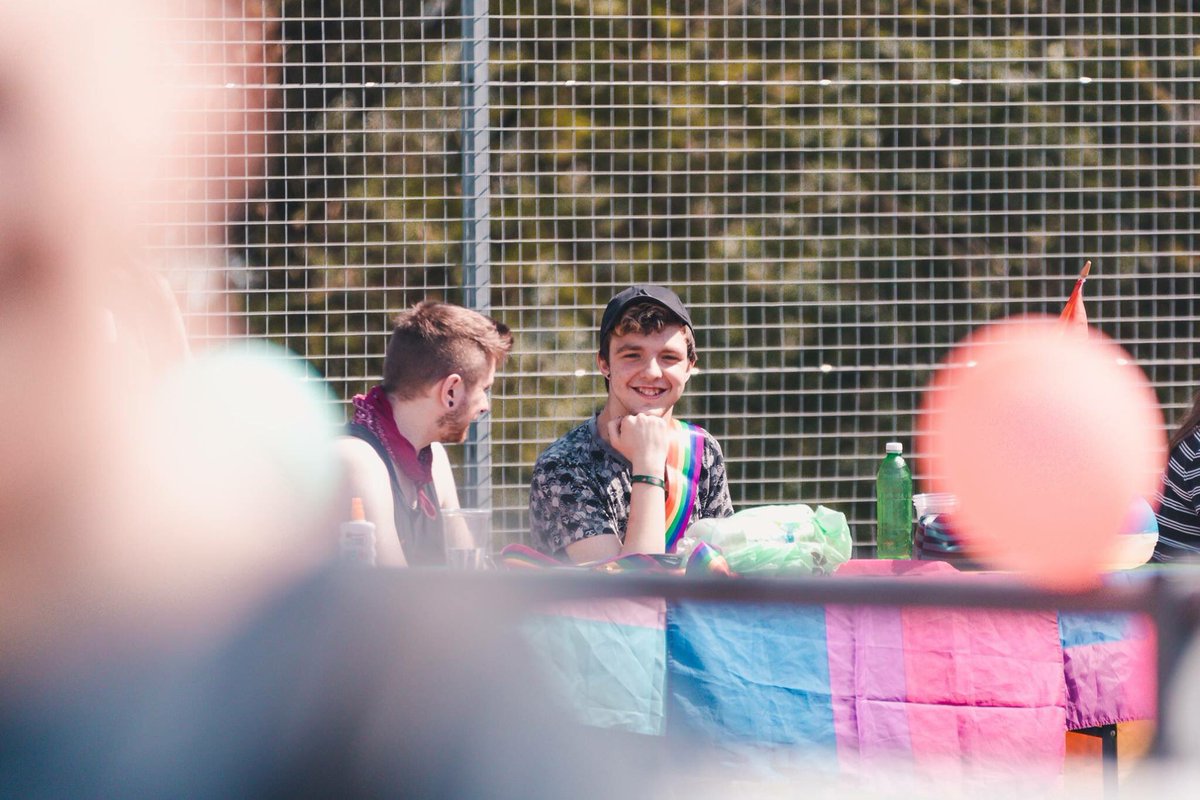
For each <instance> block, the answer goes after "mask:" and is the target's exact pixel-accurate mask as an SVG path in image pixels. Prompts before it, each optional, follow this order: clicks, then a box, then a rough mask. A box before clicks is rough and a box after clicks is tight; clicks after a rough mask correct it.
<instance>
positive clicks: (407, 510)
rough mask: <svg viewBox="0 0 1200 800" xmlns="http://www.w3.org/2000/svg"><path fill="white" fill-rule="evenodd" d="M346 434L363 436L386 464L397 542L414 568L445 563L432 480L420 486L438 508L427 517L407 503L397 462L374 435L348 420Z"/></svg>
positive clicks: (434, 488)
mask: <svg viewBox="0 0 1200 800" xmlns="http://www.w3.org/2000/svg"><path fill="white" fill-rule="evenodd" d="M346 435H347V436H353V437H354V438H356V439H362V440H363V441H364V442H366V443H367V444H369V445H371V447H372V448H374V450H375V452H376V454H377V455H378V456H379V457H380V458H381V459H382V460H383V464H384V466H385V467H387V471H388V478H389V479H390V480H391V484H392V507H393V508H394V509H395V520H396V533H398V534H399V535H400V544H401V546H402V547H403V548H404V557H405V559H407V560H408V563H409V564H410V565H411V566H414V567H427V566H440V565H443V564H445V563H446V547H445V534H444V533H443V531H442V515H441V504H440V503H439V502H438V494H437V487H435V486H434V485H433V483H432V482H430V483H427V484H425V485H424V486H422V487H420V488H422V489H424V490H425V495H426V496H427V497H428V498H429V499H430V501H431V502H432V503H433V505H434V507H435V508H437V509H438V515H437V516H436V517H434V518H433V519H430V518H429V517H428V516H426V515H425V512H424V511H422V510H421V506H420V503H418V504H417V506H416V508H414V507H412V506H410V505H409V504H408V501H407V500H406V499H405V498H404V491H403V490H402V489H401V488H400V479H399V476H398V474H397V472H396V465H395V464H393V463H392V459H391V456H389V455H388V452H387V448H386V447H384V446H383V442H381V441H379V438H378V437H377V436H375V434H373V433H371V431H370V430H369V429H368V428H366V427H365V426H363V425H356V424H355V423H353V422H351V423H349V424H347V425H346Z"/></svg>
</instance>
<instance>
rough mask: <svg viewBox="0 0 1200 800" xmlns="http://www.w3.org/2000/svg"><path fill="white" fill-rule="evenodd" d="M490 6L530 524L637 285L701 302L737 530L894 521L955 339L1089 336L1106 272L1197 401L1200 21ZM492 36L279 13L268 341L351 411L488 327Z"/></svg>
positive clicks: (1144, 346)
mask: <svg viewBox="0 0 1200 800" xmlns="http://www.w3.org/2000/svg"><path fill="white" fill-rule="evenodd" d="M489 10H490V14H491V19H490V29H489V34H490V46H489V52H490V60H491V63H490V65H489V77H490V101H491V111H490V121H491V125H490V147H491V154H490V158H491V162H490V163H491V172H490V187H491V195H492V201H491V220H490V231H491V237H492V245H491V249H490V253H491V262H492V263H491V285H492V289H491V301H492V307H493V308H494V310H495V313H496V314H497V315H498V316H501V317H503V318H505V319H506V321H508V322H509V323H510V324H512V325H513V326H514V327H515V328H516V329H517V331H518V348H517V353H516V354H515V357H514V359H513V361H512V363H511V364H510V367H509V369H508V371H507V373H506V376H505V377H502V378H501V380H500V382H499V384H498V391H497V403H496V409H495V422H494V423H493V437H494V439H495V443H496V444H495V450H494V463H495V481H496V484H497V486H498V487H499V493H498V495H497V498H496V499H497V505H498V506H499V507H501V508H505V509H509V510H510V511H511V514H510V517H509V518H508V522H507V525H508V527H509V528H510V529H511V530H520V529H521V528H522V527H523V524H524V523H523V517H522V516H521V512H520V509H522V508H523V507H524V505H525V493H524V492H525V486H526V485H527V480H528V469H529V466H530V464H531V463H532V460H533V459H534V458H535V457H536V454H537V453H538V452H539V451H540V449H541V448H542V447H544V446H545V444H546V443H548V442H549V441H550V440H551V439H553V438H554V437H555V436H557V435H560V434H561V433H563V432H564V431H565V430H566V429H567V428H568V427H569V426H570V425H571V424H573V423H574V422H575V421H577V420H579V419H581V418H582V417H584V416H585V415H587V414H589V413H591V412H592V410H594V408H595V407H596V405H597V403H598V401H599V397H600V395H601V393H602V391H603V387H602V385H601V384H600V383H599V382H598V379H597V378H596V376H595V375H594V372H592V371H590V370H591V367H592V364H591V358H592V356H591V352H592V350H593V349H594V346H595V343H594V326H595V324H596V317H597V309H598V308H599V307H601V306H602V305H603V303H604V302H605V301H606V300H607V298H608V297H609V296H610V295H611V293H612V292H613V290H614V289H615V288H618V287H619V286H621V285H624V284H627V283H629V282H632V281H641V280H654V281H657V282H663V283H669V284H671V285H672V286H674V287H676V288H677V289H678V290H680V293H681V294H682V295H683V296H684V298H685V300H686V301H687V302H688V303H689V305H690V306H691V307H692V308H693V317H694V319H695V320H696V323H697V327H698V333H699V344H700V349H701V353H702V364H701V366H702V372H701V373H700V374H699V375H698V376H697V377H696V378H695V379H694V381H693V384H692V387H691V390H690V396H689V398H688V399H687V400H686V401H685V405H686V408H685V409H684V411H685V416H687V417H688V418H691V419H695V420H697V421H699V422H701V423H702V424H704V425H705V426H706V427H708V428H709V429H710V430H712V431H713V432H714V433H715V434H716V435H717V437H718V438H719V439H720V440H721V441H722V443H723V444H724V446H725V449H726V454H727V456H728V458H729V459H730V462H731V472H732V476H733V478H734V479H735V484H734V494H735V497H734V500H735V504H737V505H745V504H752V503H763V502H795V501H802V502H809V503H814V504H815V503H818V502H823V503H826V504H830V505H833V506H835V507H838V508H840V509H842V510H844V511H846V512H847V513H848V514H849V515H850V516H851V518H852V520H854V521H855V522H865V521H867V520H870V519H872V516H873V512H872V511H871V506H870V502H871V498H872V491H873V489H872V485H871V482H870V476H871V474H872V473H873V469H874V465H875V463H876V462H877V460H878V459H879V458H880V457H881V454H882V451H883V442H884V441H886V440H888V439H891V438H895V437H899V438H901V439H902V440H904V441H909V437H910V435H911V432H912V430H913V427H914V413H915V409H916V408H917V407H918V405H919V399H920V392H921V390H922V388H923V387H924V386H925V384H926V383H927V381H928V379H929V376H930V373H931V370H932V369H933V368H934V367H935V365H936V364H937V363H938V361H939V359H940V358H941V357H942V356H943V355H944V353H945V351H946V348H947V347H948V345H949V344H951V343H952V342H954V341H956V340H957V339H959V338H961V336H962V335H963V334H965V333H966V332H967V331H968V330H970V329H971V328H973V327H975V326H977V325H978V324H980V323H982V322H984V321H986V320H988V319H991V318H995V317H998V316H1001V315H1006V314H1012V313H1019V312H1027V311H1033V312H1050V313H1055V312H1057V310H1058V309H1059V308H1061V305H1062V303H1063V301H1064V300H1065V298H1066V295H1067V293H1068V292H1069V290H1070V288H1071V285H1072V282H1073V279H1074V276H1075V275H1076V274H1077V273H1078V271H1079V269H1080V267H1081V266H1082V263H1083V261H1084V260H1086V259H1090V260H1092V261H1093V263H1094V265H1095V266H1094V276H1095V277H1094V279H1093V280H1092V281H1091V282H1090V283H1089V286H1088V295H1087V307H1088V310H1089V313H1090V315H1091V317H1092V318H1093V320H1095V321H1096V324H1097V326H1098V327H1099V328H1100V329H1102V330H1104V331H1105V332H1106V333H1109V334H1110V335H1112V336H1114V337H1116V338H1117V339H1118V340H1119V341H1122V342H1123V343H1125V344H1126V345H1127V347H1129V349H1130V350H1131V351H1132V352H1133V354H1134V356H1135V357H1136V358H1137V359H1138V361H1139V362H1140V363H1141V364H1142V365H1143V366H1144V367H1145V368H1146V369H1147V371H1148V373H1149V374H1150V376H1151V378H1152V380H1153V381H1154V382H1155V383H1156V385H1157V386H1158V387H1159V390H1160V395H1161V398H1162V400H1163V401H1164V403H1165V404H1166V405H1167V406H1168V407H1170V408H1175V407H1178V406H1181V405H1183V404H1185V403H1187V402H1189V398H1190V395H1191V392H1192V391H1193V387H1194V385H1195V384H1196V383H1197V380H1198V377H1200V376H1197V374H1196V365H1197V361H1198V354H1197V353H1196V352H1195V347H1196V345H1195V342H1194V339H1195V335H1194V325H1195V322H1194V313H1193V309H1192V298H1193V297H1194V296H1195V295H1196V290H1197V286H1196V277H1197V274H1198V273H1197V255H1196V254H1197V242H1196V231H1197V230H1198V229H1200V218H1198V213H1200V203H1198V199H1200V198H1198V197H1197V190H1196V185H1195V184H1196V166H1197V163H1198V159H1197V141H1196V139H1197V135H1198V134H1197V130H1198V128H1197V122H1196V111H1195V109H1196V102H1197V99H1198V98H1197V92H1196V83H1197V70H1200V67H1198V66H1197V65H1198V64H1200V59H1197V55H1198V53H1197V48H1200V44H1197V43H1198V42H1200V39H1198V38H1197V37H1196V33H1197V30H1196V28H1197V23H1196V22H1195V21H1194V20H1193V16H1192V11H1191V8H1190V4H1189V3H1188V2H1183V1H1182V0H1181V1H1180V2H1147V1H1146V0H1120V1H1119V2H1105V3H1101V2H1099V0H1082V1H1081V2H1067V0H1041V1H1039V2H1036V3H1035V2H1027V3H1026V2H1021V1H1020V0H1005V2H999V0H991V1H990V2H989V0H938V2H932V3H931V2H920V3H918V2H907V1H906V0H880V2H877V3H863V2H861V0H853V1H851V0H823V1H816V0H790V1H789V0H690V1H689V0H638V2H632V1H631V0H494V1H493V2H492V3H491V4H490V9H489ZM461 14H462V10H461V7H460V5H459V4H458V3H457V2H452V1H451V0H420V1H418V0H404V1H401V0H374V1H373V2H372V1H371V0H341V1H335V0H324V2H318V1H317V0H284V2H283V17H284V21H283V25H282V37H283V45H284V46H283V54H284V55H283V69H282V76H283V91H282V95H281V96H282V105H283V113H282V116H281V120H282V123H281V131H280V137H281V144H280V146H279V148H278V152H279V155H278V156H277V157H276V158H275V159H274V160H273V162H272V166H271V172H270V177H269V180H268V182H267V183H266V184H265V188H264V191H263V193H262V196H261V198H259V200H258V201H257V202H255V203H253V204H252V205H251V206H250V210H249V213H248V216H247V218H246V219H245V221H244V222H243V223H242V224H240V225H239V226H238V227H237V229H236V231H235V239H236V241H237V243H238V245H239V249H240V252H241V255H242V257H243V258H244V261H245V269H244V270H243V273H244V280H243V282H242V284H241V285H242V286H244V287H245V288H246V289H247V291H246V294H245V297H246V303H247V308H246V311H247V313H248V314H249V315H250V317H249V318H250V319H251V320H252V324H253V325H254V326H255V328H256V330H257V331H258V332H260V333H264V334H267V335H270V336H275V337H278V338H280V339H281V340H283V341H285V343H287V344H288V345H290V346H292V347H293V348H294V349H297V350H299V351H300V352H301V353H302V354H303V355H305V356H307V357H309V358H310V359H312V360H313V361H314V363H316V364H317V365H318V366H319V367H320V368H321V369H322V370H323V371H324V373H325V374H326V376H327V377H328V378H330V379H331V380H332V381H334V382H335V385H336V386H338V387H340V388H341V390H342V391H343V392H344V393H346V394H349V393H353V392H354V391H361V389H362V388H363V387H365V386H366V385H367V384H368V383H369V382H370V381H371V380H372V379H374V378H375V377H376V376H377V375H378V372H379V358H380V356H381V354H382V348H383V344H384V337H383V335H382V334H383V333H385V332H386V330H387V329H388V319H389V317H390V315H391V314H393V313H394V312H395V311H396V310H398V309H400V308H402V307H404V306H407V305H409V304H411V303H412V302H415V301H416V300H417V299H419V298H421V297H425V296H437V297H444V298H446V299H449V300H452V301H460V302H461V300H462V293H461V291H460V289H459V287H460V286H461V283H462V281H463V275H462V266H461V265H462V258H463V249H462V244H461V239H462V236H463V230H464V229H463V225H462V220H461V215H462V208H463V205H462V202H461V186H462V181H461V173H462V168H463V159H462V154H461V151H462V146H463V136H462V125H463V114H462V111H461V108H460V106H461V104H462V102H463V98H464V93H463V91H462V79H463V75H464V71H463V69H464V68H463V64H462V54H463V52H464V50H463V48H462V47H461V43H460V38H461V33H462V30H463V25H462V19H461ZM580 370H583V371H584V374H583V375H582V376H580V375H578V374H577V373H578V372H579V371H580ZM918 455H919V454H918ZM918 473H919V461H918ZM919 479H920V475H919V474H918V481H919ZM856 533H857V534H858V536H859V538H860V539H869V538H870V535H871V527H870V526H861V527H858V528H856Z"/></svg>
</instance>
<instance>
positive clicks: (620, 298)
mask: <svg viewBox="0 0 1200 800" xmlns="http://www.w3.org/2000/svg"><path fill="white" fill-rule="evenodd" d="M639 302H650V303H655V304H657V305H660V306H662V307H663V308H665V309H666V310H667V311H670V312H671V313H672V314H674V315H675V316H677V317H679V319H680V320H682V321H683V324H684V325H687V326H688V327H689V328H692V318H691V317H690V316H689V315H688V312H687V309H686V308H684V307H683V301H682V300H680V299H679V295H677V294H675V293H674V292H672V291H671V290H670V289H668V288H667V287H665V286H655V285H654V284H649V283H639V284H636V285H634V286H630V287H629V288H628V289H622V290H621V291H620V292H618V293H617V294H616V296H615V297H613V299H612V300H609V301H608V305H607V306H605V307H604V316H603V317H602V318H601V319H600V343H601V345H603V343H604V337H606V336H608V334H610V333H612V329H613V328H615V327H616V326H617V322H618V321H619V320H620V319H621V315H622V314H624V313H625V309H627V308H629V306H631V305H633V304H634V303H639ZM692 330H693V331H695V328H692Z"/></svg>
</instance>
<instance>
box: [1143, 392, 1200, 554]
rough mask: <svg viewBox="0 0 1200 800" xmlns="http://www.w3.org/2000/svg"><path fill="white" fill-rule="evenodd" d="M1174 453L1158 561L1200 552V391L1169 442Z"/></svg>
mask: <svg viewBox="0 0 1200 800" xmlns="http://www.w3.org/2000/svg"><path fill="white" fill-rule="evenodd" d="M1167 446H1168V448H1169V450H1170V455H1169V457H1168V460H1167V469H1166V472H1165V473H1164V475H1163V486H1162V493H1161V494H1160V496H1159V498H1158V499H1159V502H1158V511H1157V512H1156V513H1157V516H1158V544H1157V545H1156V546H1155V548H1154V560H1155V561H1174V560H1175V559H1178V558H1184V557H1187V558H1194V557H1195V556H1196V554H1197V553H1200V393H1197V394H1196V398H1195V400H1194V401H1193V402H1192V408H1191V410H1190V411H1188V413H1187V416H1185V417H1184V418H1183V422H1182V423H1180V425H1179V427H1178V428H1176V429H1175V432H1174V433H1172V434H1171V438H1170V440H1169V441H1168V445H1167Z"/></svg>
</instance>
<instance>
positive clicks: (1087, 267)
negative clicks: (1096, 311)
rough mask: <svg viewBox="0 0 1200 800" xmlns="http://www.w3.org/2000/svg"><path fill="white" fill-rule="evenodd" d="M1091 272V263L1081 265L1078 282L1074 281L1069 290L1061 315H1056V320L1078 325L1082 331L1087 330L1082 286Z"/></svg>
mask: <svg viewBox="0 0 1200 800" xmlns="http://www.w3.org/2000/svg"><path fill="white" fill-rule="evenodd" d="M1091 270H1092V262H1090V261H1088V262H1086V263H1085V264H1084V265H1083V270H1082V271H1081V272H1080V273H1079V280H1077V281H1075V288H1074V289H1073V290H1071V296H1070V297H1068V298H1067V304H1066V305H1065V306H1063V310H1062V313H1061V314H1059V315H1058V319H1059V320H1060V321H1061V322H1063V323H1065V324H1067V325H1080V326H1082V328H1083V330H1084V331H1086V330H1087V321H1088V320H1087V311H1085V310H1084V308H1083V284H1084V283H1085V282H1086V281H1087V276H1088V273H1089V272H1091Z"/></svg>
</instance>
